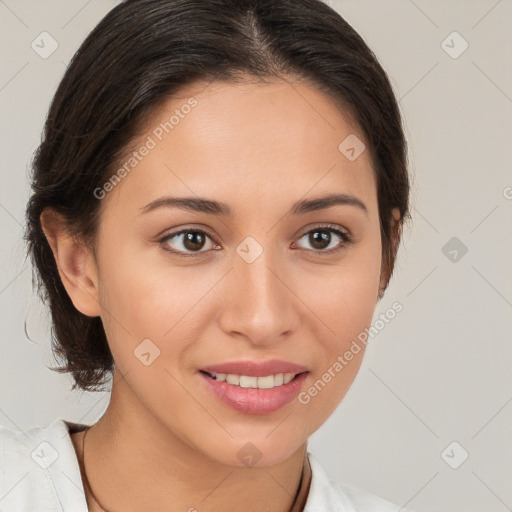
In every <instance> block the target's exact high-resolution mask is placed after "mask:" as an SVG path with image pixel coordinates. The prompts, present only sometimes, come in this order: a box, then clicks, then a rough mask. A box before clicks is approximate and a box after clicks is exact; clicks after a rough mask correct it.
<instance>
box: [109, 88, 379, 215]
mask: <svg viewBox="0 0 512 512" xmlns="http://www.w3.org/2000/svg"><path fill="white" fill-rule="evenodd" d="M140 133H142V135H141V136H140V137H138V138H137V139H136V140H134V141H133V142H132V144H131V145H130V149H131V150H133V151H135V152H138V153H139V157H138V158H137V161H134V160H133V158H132V160H133V161H132V162H131V164H133V165H130V164H129V165H128V167H130V168H131V170H130V172H129V173H128V176H127V177H126V178H124V179H123V180H122V182H121V183H120V184H119V185H118V186H116V188H115V190H114V191H113V192H112V193H110V196H113V197H111V198H109V199H111V200H113V201H114V202H116V203H118V201H119V200H120V198H121V197H124V199H126V201H123V203H125V206H127V207H130V205H131V206H132V207H133V206H135V205H138V206H139V207H140V206H143V205H142V204H139V203H141V202H143V201H146V202H145V203H144V204H146V203H147V202H149V201H151V200H153V199H155V198H156V197H157V196H161V195H164V194H165V193H169V194H171V193H172V195H177V194H182V195H183V194H186V195H188V196H191V195H199V196H205V197H208V196H215V198H216V199H218V200H220V201H224V202H227V203H232V202H233V200H240V201H241V200H242V199H244V200H245V203H247V200H249V201H250V200H251V198H252V199H253V200H254V195H255V194H257V195H258V198H259V201H260V203H261V202H262V201H264V202H266V203H267V204H269V203H274V202H276V201H279V202H282V201H283V199H284V198H285V197H287V196H289V197H290V202H295V201H296V200H297V199H299V198H301V197H303V196H306V195H308V194H309V195H318V194H320V193H325V192H334V191H336V192H338V193H347V194H354V195H356V196H358V197H360V198H361V199H364V200H365V203H372V201H373V200H375V194H376V190H375V179H374V172H373V170H372V167H371V162H370V156H369V154H368V153H369V152H368V151H363V152H362V153H361V154H360V156H359V157H358V158H357V159H355V160H350V159H349V158H347V156H346V154H345V153H344V152H343V151H342V150H343V149H344V145H346V144H344V141H346V140H349V141H352V140H356V141H359V142H360V144H361V147H364V146H363V144H364V143H363V141H364V136H363V134H362V133H361V131H360V129H359V128H358V126H357V125H356V124H355V123H354V122H353V120H352V119H351V117H350V116H349V115H348V114H346V113H344V112H342V110H341V109H340V108H339V107H338V106H337V104H336V103H335V102H334V101H333V100H332V98H330V97H329V96H327V95H325V94H324V93H322V92H320V91H318V90H317V89H316V88H314V87H313V86H310V85H306V84H304V83H299V82H296V81H285V80H280V79H275V80H272V81H270V82H267V83H256V82H249V81H246V82H242V83H228V82H210V83H206V82H197V83H195V84H193V85H191V86H189V87H186V88H183V89H182V90H181V91H179V93H177V94H175V95H173V96H172V97H170V98H168V99H167V100H166V101H165V102H164V103H162V104H161V105H159V106H158V107H157V108H156V109H154V110H153V111H152V112H151V114H150V115H148V116H146V118H145V121H144V124H143V125H142V126H141V132H140ZM347 137H348V139H347ZM354 137H356V139H353V138H354ZM340 144H341V148H340ZM144 148H146V149H145V150H144ZM147 148H149V149H147ZM357 149H360V148H357ZM142 153H144V156H142V157H141V156H140V155H141V154H142ZM128 160H129V155H128V156H126V157H125V159H124V161H122V162H120V164H119V165H123V164H125V163H127V162H128ZM116 196H117V199H115V197H116ZM118 206H121V205H119V204H118ZM367 206H368V208H369V210H370V209H371V208H373V206H372V205H371V204H367ZM235 210H236V208H235ZM370 213H371V212H370Z"/></svg>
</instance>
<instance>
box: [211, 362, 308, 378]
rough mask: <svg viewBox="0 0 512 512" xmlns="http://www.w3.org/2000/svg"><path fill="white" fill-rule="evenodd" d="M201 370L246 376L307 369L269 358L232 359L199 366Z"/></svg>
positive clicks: (304, 370) (301, 371)
mask: <svg viewBox="0 0 512 512" xmlns="http://www.w3.org/2000/svg"><path fill="white" fill-rule="evenodd" d="M201 370H202V371H203V372H208V373H226V374H235V375H247V376H248V377H265V376H267V375H275V374H278V373H293V374H298V373H303V372H307V371H308V369H307V368H306V367H305V366H302V365H299V364H295V363H290V362H288V361H282V360H279V359H271V360H269V361H260V362H257V361H233V362H229V363H221V364H216V365H210V366H205V367H203V368H201Z"/></svg>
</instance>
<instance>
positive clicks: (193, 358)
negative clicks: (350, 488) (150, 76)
mask: <svg viewBox="0 0 512 512" xmlns="http://www.w3.org/2000/svg"><path fill="white" fill-rule="evenodd" d="M173 115H174V118H172V119H171V117H172V116H173ZM170 119H171V121H170V122H169V120H170ZM166 122H167V125H165V123H166ZM164 127H165V128H164ZM349 135H352V137H353V136H356V137H357V138H358V139H359V140H360V141H363V140H364V138H363V135H362V133H361V132H360V130H359V129H358V128H357V126H355V125H354V124H353V123H351V122H350V119H349V118H348V117H346V116H345V115H343V114H342V112H341V111H340V110H338V109H337V108H336V107H335V105H334V103H333V102H332V100H331V99H329V98H328V97H327V96H324V95H323V94H322V93H320V92H318V91H317V90H316V89H313V88H312V87H311V86H306V85H304V84H299V83H297V82H295V83H293V87H292V85H290V84H289V83H286V82H285V81H279V80H275V81H272V82H271V83H267V84H255V83H243V84H236V85H235V84H228V83H220V82H214V83H211V84H209V85H208V86H207V87H206V86H205V84H201V85H199V84H195V86H193V87H189V88H187V89H186V90H184V91H182V92H181V93H180V95H179V97H173V98H172V99H170V100H169V101H168V102H167V103H166V104H165V105H164V106H163V107H161V108H160V109H158V111H157V112H156V113H155V114H153V115H152V116H151V117H150V118H148V119H147V120H146V125H145V133H144V135H143V136H142V137H140V139H139V140H138V141H137V143H136V144H135V145H134V147H136V148H137V149H138V150H139V151H138V157H137V160H136V161H135V160H132V161H131V164H130V163H129V165H128V166H127V167H126V168H125V169H128V168H129V169H130V171H129V172H126V173H122V172H121V173H120V175H119V176H121V177H122V179H121V180H120V181H119V180H118V181H119V182H118V183H117V185H116V186H111V185H110V186H109V185H107V186H106V187H105V189H106V190H109V191H108V193H106V195H105V197H103V198H102V199H99V200H101V201H102V216H101V224H100V230H99V233H98V244H97V248H98V249H97V255H96V256H97V269H96V272H97V280H98V297H97V300H98V302H99V304H100V306H101V310H100V311H99V313H98V314H101V317H102V320H103V324H104V326H105V330H106V333H107V337H108V340H109V345H110V348H111V351H112V354H113V356H114V360H115V363H116V366H117V368H116V371H121V372H122V373H123V375H124V376H125V377H124V378H125V379H126V383H127V384H128V386H129V389H130V390H131V391H130V393H132V395H133V396H132V397H131V401H132V404H131V405H132V408H131V409H130V410H131V411H133V415H134V416H135V415H137V414H140V417H141V418H142V417H144V418H145V421H146V420H147V419H148V418H150V421H154V424H155V425H156V424H158V425H159V428H164V429H165V431H166V432H168V433H169V436H171V437H172V438H174V439H176V440H179V441H180V442H182V443H185V445H187V446H189V447H191V448H193V449H194V450H195V451H196V452H198V453H201V454H204V455H206V456H207V457H208V458H210V459H213V460H216V461H220V462H222V463H225V464H231V465H237V466H241V465H242V464H243V462H242V459H241V457H240V450H241V448H243V447H245V448H244V449H245V450H255V452H256V449H257V452H259V454H260V455H259V456H260V457H261V458H260V460H259V462H258V464H257V465H258V466H264V465H269V464H275V463H278V462H280V461H282V460H284V459H285V458H287V457H289V456H291V454H293V453H294V452H295V451H296V450H297V449H298V448H299V447H300V446H301V445H303V444H304V443H305V441H306V440H307V438H308V437H309V436H310V435H311V434H312V433H313V432H314V431H315V430H316V429H318V428H319V427H320V426H321V425H322V423H324V421H325V420H326V419H327V418H328V417H329V415H330V414H331V413H332V412H333V411H334V409H335V408H336V406H337V405H338V404H339V402H340V401H341V399H342V398H343V397H344V395H345V393H346V392H347V390H348V389H349V387H350V385H351V383H352V382H353V380H354V377H355V376H356V373H357V371H358V369H359V366H360V364H361V359H362V356H363V353H364V345H362V344H361V343H359V351H358V352H356V351H355V350H352V357H351V359H350V360H347V358H345V357H344V354H345V353H346V352H347V351H350V347H351V346H352V347H353V342H354V340H356V339H357V336H358V334H359V333H361V332H363V331H364V330H365V329H366V328H368V327H369V326H370V324H371V320H372V315H373V312H374V308H375V305H376V300H377V294H378V289H379V282H380V278H381V274H380V271H381V251H382V247H381V238H380V230H379V217H378V210H377V190H376V182H375V177H374V174H373V170H372V167H371V162H370V156H369V154H368V153H369V152H368V151H363V153H362V154H360V156H358V157H357V158H356V159H355V160H354V159H353V158H351V159H349V158H347V156H346V155H347V152H346V151H345V153H344V152H342V151H341V150H340V149H339V146H340V143H342V141H344V140H345V139H346V137H348V136H349ZM349 140H351V139H349ZM354 140H355V139H354ZM143 147H146V150H144V149H141V148H143ZM357 149H358V148H356V151H357ZM348 154H349V155H351V153H350V152H349V153H348ZM351 156H352V155H351ZM127 161H128V160H126V161H123V162H121V164H120V166H119V168H120V167H121V166H122V165H123V164H124V163H125V162H127ZM123 174H125V175H124V176H123ZM112 183H113V182H112ZM342 194H344V195H346V196H351V197H352V198H355V199H352V202H349V203H347V202H345V203H335V202H334V203H331V204H330V206H328V207H326V206H325V205H323V206H322V205H321V204H319V203H311V201H312V200H316V199H319V198H323V197H325V196H339V195H342ZM98 195H100V196H101V195H102V193H99V194H98ZM171 196H172V197H173V198H191V199H194V200H197V199H198V198H202V199H207V200H208V201H211V202H215V203H222V205H224V206H223V207H222V206H221V207H218V205H217V207H215V205H214V204H213V203H206V202H203V203H199V206H198V205H197V203H196V205H195V206H194V205H193V204H192V203H191V202H189V203H185V202H181V203H174V204H172V203H171V202H169V201H168V202H167V204H166V203H165V200H162V201H160V200H161V199H162V198H166V197H167V198H169V197H171ZM156 201H160V202H156ZM301 202H302V207H300V204H301ZM358 202H359V203H361V204H358ZM315 204H316V208H315ZM148 205H152V206H148ZM298 205H299V206H298ZM308 205H309V206H308ZM201 206H202V207H203V210H205V206H208V208H206V210H208V211H201V208H200V207H201ZM227 210H229V212H230V214H228V213H227ZM340 358H341V359H343V361H344V362H343V363H342V362H341V360H340ZM270 360H279V361H281V362H286V363H290V364H295V365H298V366H299V367H300V368H296V369H295V371H289V372H281V371H280V370H283V369H288V370H290V368H285V367H283V366H282V365H280V364H278V365H277V366H274V367H267V368H264V369H263V370H262V369H261V368H259V367H257V366H255V367H242V368H241V369H238V371H232V372H231V373H232V374H235V375H236V374H238V375H240V374H242V375H247V376H248V377H251V376H253V377H254V376H255V375H256V376H257V375H260V376H261V377H263V376H266V375H267V376H268V375H269V374H272V375H274V374H278V373H294V374H295V373H299V370H304V372H303V373H302V374H301V375H299V376H298V377H295V378H294V380H292V381H291V382H290V383H289V384H286V385H283V386H277V387H274V388H273V389H261V390H258V389H248V388H245V387H240V386H238V387H235V384H233V382H235V381H236V377H230V379H231V382H232V383H226V382H219V381H216V382H214V381H213V379H212V378H211V377H208V376H207V375H206V374H205V373H204V372H203V371H202V370H204V369H205V368H209V369H211V368H212V367H215V366H218V365H221V364H224V363H232V362H242V363H246V362H253V363H262V362H267V361H270ZM336 363H338V364H336ZM340 365H341V369H340ZM214 369H215V368H214ZM217 370H218V369H217ZM224 370H225V368H224ZM229 370H230V369H229V368H228V371H227V372H222V371H217V373H230V372H229ZM231 370H233V369H232V368H231ZM235 370H237V368H235ZM258 371H259V373H258ZM326 374H328V375H327V376H326ZM329 377H330V378H329ZM220 378H222V375H221V376H220ZM283 378H284V377H283ZM233 379H235V380H233ZM319 380H320V381H321V383H320V384H319V383H318V381H319ZM272 382H273V383H274V384H276V383H277V384H279V383H280V377H279V376H277V377H275V378H274V379H273V380H272V381H270V380H268V379H267V380H262V381H260V383H266V385H268V384H269V383H272ZM244 383H246V384H248V385H251V386H252V385H253V383H255V382H254V381H253V380H252V379H244ZM315 383H317V384H316V388H315ZM263 385H265V384H263ZM313 388H314V389H316V393H315V391H314V390H313V391H308V390H311V389H313ZM121 389H127V388H122V387H121V386H114V390H113V394H112V398H113V401H115V395H116V393H119V392H121V391H119V390H121ZM123 392H124V391H123ZM142 411H143V412H142ZM148 421H149V420H148ZM248 442H250V443H252V444H253V445H254V446H255V447H256V449H255V448H254V447H252V448H247V446H249V445H246V443H248ZM242 453H243V452H242Z"/></svg>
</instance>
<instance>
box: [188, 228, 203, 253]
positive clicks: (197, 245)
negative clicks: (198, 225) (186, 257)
mask: <svg viewBox="0 0 512 512" xmlns="http://www.w3.org/2000/svg"><path fill="white" fill-rule="evenodd" d="M184 245H185V247H186V248H187V249H189V250H195V249H201V248H202V247H203V245H204V237H203V234H202V233H199V232H198V231H193V232H191V233H185V241H184Z"/></svg>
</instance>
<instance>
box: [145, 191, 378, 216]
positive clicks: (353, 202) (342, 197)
mask: <svg viewBox="0 0 512 512" xmlns="http://www.w3.org/2000/svg"><path fill="white" fill-rule="evenodd" d="M335 205H347V206H355V207H356V208H359V209H360V210H362V211H363V212H364V213H365V214H366V216H368V209H367V208H366V205H365V204H364V203H363V202H362V201H361V200H360V199H358V198H357V197H355V196H351V195H349V194H330V195H326V196H322V197H318V198H316V199H303V200H301V201H298V202H296V203H295V204H293V205H292V207H291V209H290V211H289V213H290V214H292V215H304V214H305V213H309V212H313V211H317V210H323V209H325V208H330V207H332V206H335ZM162 207H167V208H179V209H182V210H187V211H192V212H199V213H209V214H213V215H222V216H225V217H230V218H232V217H233V216H234V214H233V210H232V209H231V208H230V207H229V205H227V204H225V203H221V202H219V201H213V200H211V199H207V198H204V197H172V196H165V197H159V198H158V199H155V200H154V201H151V202H150V203H149V204H147V205H146V206H144V207H142V208H139V210H141V214H145V213H149V212H151V211H153V210H156V209H157V208H162Z"/></svg>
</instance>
